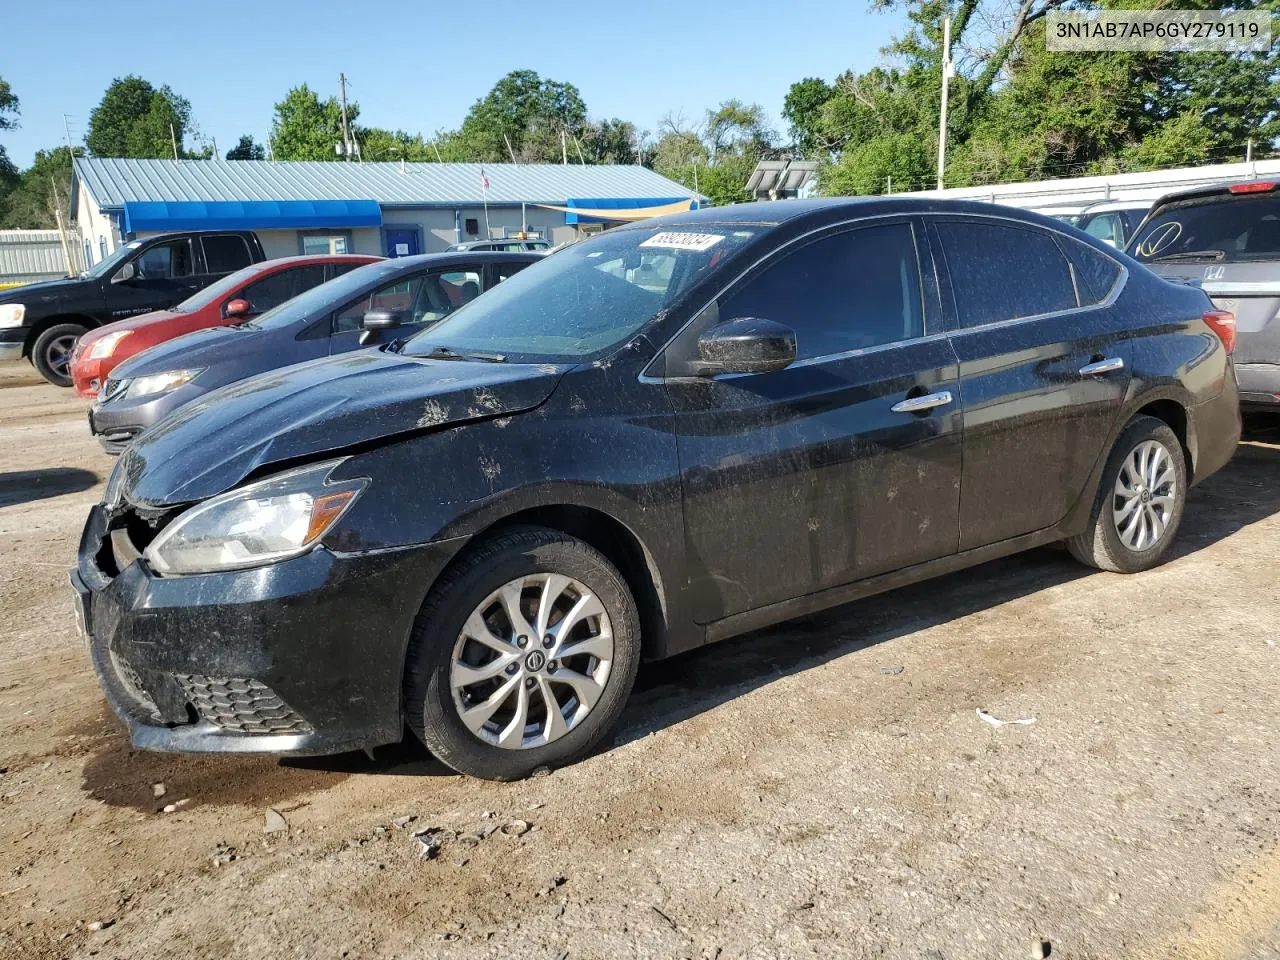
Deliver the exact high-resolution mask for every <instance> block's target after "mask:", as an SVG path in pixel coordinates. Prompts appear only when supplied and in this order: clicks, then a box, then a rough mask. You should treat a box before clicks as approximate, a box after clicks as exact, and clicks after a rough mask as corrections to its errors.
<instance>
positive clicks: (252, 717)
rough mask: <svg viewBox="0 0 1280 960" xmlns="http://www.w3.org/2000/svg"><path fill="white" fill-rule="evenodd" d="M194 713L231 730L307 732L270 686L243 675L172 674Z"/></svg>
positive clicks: (306, 727) (308, 727)
mask: <svg viewBox="0 0 1280 960" xmlns="http://www.w3.org/2000/svg"><path fill="white" fill-rule="evenodd" d="M175 679H177V681H178V683H179V684H181V685H182V689H183V690H184V691H185V693H186V695H187V699H188V700H189V701H190V702H191V705H192V706H194V707H195V708H196V712H197V713H199V714H200V716H201V717H203V718H204V719H205V720H208V721H209V722H210V723H212V724H214V725H215V726H217V727H221V728H222V729H223V730H229V731H232V732H234V733H311V732H312V731H311V724H309V723H307V721H305V720H303V719H302V717H300V716H298V715H297V714H296V713H294V712H293V710H292V709H291V708H290V707H289V705H288V704H287V703H285V702H284V701H283V700H281V699H280V698H279V697H278V696H277V695H276V693H275V691H273V690H272V689H271V688H270V687H268V686H267V685H266V684H265V683H261V682H259V681H257V680H251V679H246V678H243V677H201V676H183V675H179V676H178V677H176V678H175Z"/></svg>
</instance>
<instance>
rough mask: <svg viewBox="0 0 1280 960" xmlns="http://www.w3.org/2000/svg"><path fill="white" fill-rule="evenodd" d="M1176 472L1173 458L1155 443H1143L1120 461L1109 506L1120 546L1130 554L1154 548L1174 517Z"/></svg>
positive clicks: (1155, 441) (1148, 441)
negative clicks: (1122, 461)
mask: <svg viewBox="0 0 1280 960" xmlns="http://www.w3.org/2000/svg"><path fill="white" fill-rule="evenodd" d="M1177 476H1178V475H1177V471H1176V470H1175V469H1174V465H1173V456H1172V454H1170V452H1169V450H1168V448H1167V447H1165V445H1164V444H1162V443H1160V442H1159V441H1158V440H1144V441H1142V443H1140V444H1138V445H1137V446H1136V447H1134V448H1133V450H1132V451H1131V452H1130V453H1129V455H1128V456H1127V457H1125V459H1124V463H1123V464H1122V465H1121V467H1120V473H1119V475H1118V476H1117V477H1116V486H1115V491H1114V496H1113V498H1112V504H1111V516H1112V519H1113V522H1114V523H1115V526H1116V533H1117V534H1118V535H1119V537H1120V542H1121V543H1123V544H1124V545H1125V546H1126V547H1128V548H1129V549H1130V550H1134V551H1140V550H1149V549H1150V548H1151V547H1153V546H1155V545H1156V544H1157V543H1158V542H1159V541H1160V538H1161V537H1163V536H1164V534H1165V531H1166V530H1168V529H1169V523H1170V521H1172V519H1173V516H1174V507H1175V506H1176V503H1177V500H1176V498H1177V496H1178V490H1177Z"/></svg>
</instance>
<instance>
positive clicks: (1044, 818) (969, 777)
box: [0, 367, 1280, 960]
mask: <svg viewBox="0 0 1280 960" xmlns="http://www.w3.org/2000/svg"><path fill="white" fill-rule="evenodd" d="M1256 437H1257V438H1258V439H1257V440H1256V441H1255V442H1251V443H1248V444H1245V445H1244V446H1242V447H1241V449H1240V453H1239V455H1238V456H1237V458H1236V460H1235V461H1234V462H1233V463H1232V464H1231V466H1229V467H1228V468H1227V469H1226V470H1224V471H1223V472H1222V473H1221V474H1220V475H1218V476H1216V477H1214V478H1212V479H1211V480H1209V481H1207V482H1206V483H1205V484H1204V485H1203V486H1202V487H1200V488H1198V489H1197V490H1196V491H1195V492H1194V494H1193V496H1192V498H1191V503H1190V505H1189V507H1188V510H1187V516H1186V520H1185V522H1184V526H1183V531H1182V536H1181V540H1180V544H1179V548H1178V550H1177V555H1176V558H1175V559H1174V560H1173V561H1172V562H1170V563H1169V564H1168V565H1166V566H1164V567H1162V568H1160V569H1159V570H1156V571H1154V572H1151V573H1149V574H1146V575H1141V576H1135V577H1124V576H1117V575H1111V574H1099V573H1089V572H1088V571H1086V570H1085V569H1084V568H1082V567H1079V566H1077V565H1076V564H1075V563H1073V562H1072V561H1071V560H1070V559H1069V558H1068V557H1067V555H1066V554H1064V553H1061V552H1058V551H1053V550H1044V551H1038V552H1035V553H1031V554H1028V555H1024V556H1021V557H1015V558H1011V559H1009V560H1005V561H1000V562H997V563H993V564H988V565H986V566H984V567H981V568H978V569H975V570H971V571H968V572H966V573H963V574H959V575H956V576H952V577H948V578H946V579H943V580H939V581H935V582H932V583H929V584H923V585H920V586H917V587H914V588H910V589H906V590H902V591H899V592H897V593H893V594H889V595H885V596H882V597H878V598H874V599H872V600H869V601H865V602H862V603H858V604H855V605H852V606H849V607H845V608H841V609H839V610H836V611H834V612H831V613H828V614H825V615H822V616H819V617H813V618H810V619H808V620H805V621H803V622H796V623H792V624H788V625H785V626H782V627H779V628H776V629H771V630H766V631H762V632H760V633H757V634H753V635H751V636H748V637H744V638H741V639H738V640H734V641H729V642H727V643H724V644H720V645H718V646H714V647H710V648H707V649H704V650H702V651H698V652H696V653H694V654H692V655H689V656H685V657H682V658H679V659H677V660H675V661H673V662H668V663H665V664H658V665H653V666H651V667H648V668H646V669H644V670H642V672H641V679H640V688H639V690H638V691H637V693H636V695H635V696H634V697H633V699H632V702H631V705H630V707H629V709H628V711H627V713H626V714H625V716H624V720H623V726H622V729H621V730H620V732H619V733H618V735H617V736H616V737H615V738H614V740H613V741H612V742H610V743H608V744H607V745H606V746H605V747H604V748H603V749H602V750H600V751H599V752H598V753H597V754H596V755H595V756H593V757H591V758H590V759H588V760H587V761H586V762H584V763H581V764H579V765H577V766H575V767H572V768H568V769H564V770H560V771H556V772H555V773H553V774H551V775H550V776H546V777H542V778H537V779H533V780H529V781H526V782H523V783H516V784H493V783H485V782H480V781H474V780H466V779H463V778H460V777H457V776H453V775H451V774H448V773H447V772H446V771H444V770H443V769H442V768H441V767H439V766H438V765H437V764H435V763H434V762H433V761H432V760H431V759H430V758H429V757H428V756H427V755H426V754H425V752H424V751H422V750H421V749H420V748H417V747H415V746H413V745H411V744H404V745H401V746H399V747H392V748H386V749H382V750H379V751H377V753H376V755H375V758H374V759H372V760H370V759H368V758H366V757H365V756H363V755H358V756H354V757H352V756H342V757H334V758H327V759H322V760H314V761H306V762H289V763H281V762H278V761H274V760H270V759H244V758H235V757H207V758H195V757H180V756H166V755H161V754H149V753H139V752H135V751H134V750H132V749H130V747H129V744H128V741H127V740H126V739H125V736H124V733H123V728H122V727H121V725H120V724H119V723H117V722H116V721H115V720H114V719H113V718H112V717H111V716H110V715H109V714H108V712H107V711H106V708H105V706H104V704H103V701H102V698H101V696H100V695H99V693H98V687H97V684H96V683H95V681H94V678H93V675H92V671H91V669H90V667H89V665H88V662H87V658H86V656H85V654H84V652H83V650H82V647H81V646H80V644H79V642H78V641H77V639H76V634H75V629H74V622H73V619H72V612H71V603H70V592H69V588H68V586H67V579H66V571H67V569H68V568H69V567H70V566H71V565H72V563H73V558H74V552H75V545H76V542H77V538H78V537H79V532H80V525H81V523H82V521H83V518H84V514H85V512H86V510H87V508H88V506H89V505H90V504H91V503H92V502H93V501H94V500H95V499H96V498H97V497H98V496H99V495H100V493H101V485H102V482H103V481H104V480H105V478H106V475H107V473H108V471H109V469H110V466H111V461H110V459H109V458H108V457H106V456H105V455H103V454H101V453H100V452H98V449H97V447H96V445H95V443H94V442H93V441H92V440H91V438H90V437H89V435H88V431H87V428H86V425H85V423H84V409H83V403H82V402H81V401H78V400H77V399H76V398H75V397H74V396H72V395H71V394H70V392H69V391H59V390H56V389H54V388H52V387H48V386H45V385H43V384H41V383H39V382H38V381H36V380H34V379H32V378H31V377H30V374H29V372H28V371H27V368H25V367H10V368H6V369H2V370H0V731H2V734H0V737H2V739H0V957H3V958H51V957H64V956H65V957H84V956H98V957H129V958H133V957H157V958H160V957H164V958H174V957H182V958H187V957H199V958H204V957H208V958H219V960H222V958H231V957H253V958H260V957H306V958H311V957H316V958H326V957H347V958H356V957H366V958H367V957H447V958H471V957H521V958H543V957H546V958H552V960H566V958H595V957H599V958H611V957H631V956H636V957H654V958H667V957H671V958H678V957H689V958H739V957H741V958H764V957H788V958H790V957H795V958H805V957H814V958H818V957H822V958H827V957H836V956H839V957H890V958H898V957H903V958H919V960H961V958H975V960H995V958H1006V957H1008V958H1017V960H1026V958H1028V957H1035V956H1043V955H1051V956H1053V957H1062V958H1119V957H1125V958H1128V957H1137V958H1164V957H1179V958H1183V957H1187V958H1240V960H1246V958H1247V960H1264V958H1271V960H1277V958H1280V747H1278V746H1277V745H1278V744H1280V709H1277V706H1276V700H1277V697H1276V694H1277V691H1278V690H1280V590H1278V589H1277V586H1278V582H1280V428H1276V427H1274V426H1270V425H1262V427H1261V429H1260V432H1258V433H1257V434H1256ZM1268 441H1269V442H1268ZM977 708H983V709H985V710H987V711H990V713H991V714H992V715H994V716H995V717H999V718H1005V719H1029V718H1034V719H1035V723H1034V724H1025V725H1008V726H1001V727H996V726H993V725H990V724H988V723H986V722H984V721H983V720H982V719H981V718H980V717H979V716H978V715H977V713H976V712H975V711H976V710H977ZM155 784H163V786H164V795H163V796H159V797H158V796H156V793H157V792H158V789H159V788H157V787H155V786H154V785H155ZM166 805H174V806H176V809H175V810H174V812H170V813H165V812H163V810H164V807H165V806H166ZM268 809H274V810H275V811H278V812H279V813H280V814H281V815H282V816H283V818H284V822H285V828H284V829H281V830H277V831H275V832H271V833H267V832H264V823H265V821H264V817H265V816H266V814H267V811H268ZM403 817H413V818H415V819H413V820H412V821H411V822H409V823H407V824H406V825H405V826H404V827H403V828H400V827H398V826H397V824H398V823H400V822H402V821H400V820H398V818H403ZM520 820H523V821H526V822H527V823H528V824H530V825H531V826H530V827H529V829H528V830H527V832H524V833H522V834H521V827H520V824H519V823H518V822H517V821H520ZM393 821H395V822H393ZM277 825H278V824H277ZM427 828H436V829H435V831H434V832H433V833H431V834H429V836H432V837H435V838H438V839H439V841H440V846H439V853H438V855H437V856H436V857H434V858H433V859H421V858H420V856H419V851H420V850H421V849H422V846H421V843H420V841H419V840H417V839H415V838H414V837H413V836H412V834H413V833H414V832H415V831H417V830H419V829H427Z"/></svg>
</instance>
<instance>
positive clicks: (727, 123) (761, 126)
mask: <svg viewBox="0 0 1280 960" xmlns="http://www.w3.org/2000/svg"><path fill="white" fill-rule="evenodd" d="M662 130H663V132H662V136H661V137H660V138H659V139H658V142H657V145H656V146H655V148H654V152H653V169H654V170H656V171H657V172H658V173H661V174H662V175H663V176H665V177H669V178H670V179H672V180H675V181H677V182H678V183H682V184H684V185H685V186H686V187H689V188H690V189H691V190H696V191H698V192H699V193H701V194H702V195H703V196H705V197H707V198H709V199H710V200H711V202H712V203H714V204H717V205H718V204H726V203H740V202H743V201H746V200H750V199H751V197H750V195H749V194H748V193H747V191H746V184H747V180H748V178H749V177H750V176H751V171H752V170H754V169H755V165H756V163H757V161H759V160H761V159H764V158H767V157H770V156H772V155H773V153H774V151H775V146H774V144H775V142H776V140H777V134H776V133H775V132H774V131H773V130H771V129H770V128H769V125H768V123H767V122H766V119H765V113H764V109H763V108H762V107H760V106H759V105H758V104H744V103H742V102H741V101H740V100H726V101H725V102H724V103H722V104H720V105H719V106H718V107H716V108H714V109H711V110H708V111H707V112H706V115H705V117H704V118H703V121H702V123H701V124H700V125H699V126H698V128H696V129H695V128H693V127H690V126H689V125H688V124H686V123H685V122H684V119H683V118H682V117H679V116H672V115H670V114H668V115H667V117H665V118H664V119H663V121H662Z"/></svg>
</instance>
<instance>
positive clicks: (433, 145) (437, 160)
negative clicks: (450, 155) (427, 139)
mask: <svg viewBox="0 0 1280 960" xmlns="http://www.w3.org/2000/svg"><path fill="white" fill-rule="evenodd" d="M431 149H432V150H434V151H435V152H436V163H444V161H443V160H441V159H440V148H439V147H437V146H436V142H435V141H434V140H432V141H431Z"/></svg>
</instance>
